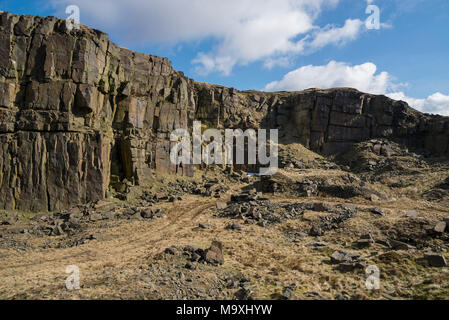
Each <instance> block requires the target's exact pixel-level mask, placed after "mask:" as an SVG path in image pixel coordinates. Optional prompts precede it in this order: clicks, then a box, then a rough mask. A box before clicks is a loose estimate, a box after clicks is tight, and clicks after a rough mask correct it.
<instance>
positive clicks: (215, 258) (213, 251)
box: [204, 240, 224, 264]
mask: <svg viewBox="0 0 449 320" xmlns="http://www.w3.org/2000/svg"><path fill="white" fill-rule="evenodd" d="M204 260H206V262H208V263H211V264H223V263H224V257H223V244H222V243H221V242H220V241H216V240H214V241H212V245H211V246H210V248H209V249H207V251H206V255H205V259H204Z"/></svg>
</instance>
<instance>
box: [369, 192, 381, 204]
mask: <svg viewBox="0 0 449 320" xmlns="http://www.w3.org/2000/svg"><path fill="white" fill-rule="evenodd" d="M370 200H371V201H372V202H377V201H379V200H380V198H379V197H378V196H376V195H375V194H372V195H371V196H370Z"/></svg>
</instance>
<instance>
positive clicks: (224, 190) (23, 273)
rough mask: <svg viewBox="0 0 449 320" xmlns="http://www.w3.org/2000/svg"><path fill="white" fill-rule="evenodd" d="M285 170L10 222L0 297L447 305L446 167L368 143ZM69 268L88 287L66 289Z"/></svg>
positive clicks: (206, 177) (190, 181)
mask: <svg viewBox="0 0 449 320" xmlns="http://www.w3.org/2000/svg"><path fill="white" fill-rule="evenodd" d="M280 166H281V168H280V170H279V171H278V173H277V174H275V175H274V176H272V177H269V178H260V177H248V176H247V175H246V174H244V173H241V172H234V173H229V172H227V171H224V170H221V169H219V168H213V169H211V170H208V172H207V174H205V173H204V171H197V173H196V174H195V176H194V177H193V178H179V177H176V176H167V175H161V176H158V175H155V177H154V184H153V185H152V187H151V188H146V189H144V190H142V189H137V188H136V187H133V186H132V185H129V187H127V188H125V189H123V190H121V192H120V193H116V194H115V197H111V198H110V199H108V200H105V201H100V202H96V203H91V204H89V205H84V206H79V207H74V208H72V209H70V210H66V211H62V212H53V213H50V214H49V213H42V214H29V213H22V212H12V211H5V212H2V213H1V215H0V223H1V226H0V258H1V264H0V279H1V281H0V298H2V299H341V300H346V299H448V298H449V266H448V265H447V261H448V259H449V241H448V240H449V209H448V204H449V161H448V160H447V159H435V158H431V157H429V156H428V155H422V154H415V153H413V152H410V151H409V150H406V149H403V148H402V147H401V146H399V145H397V144H395V143H392V142H389V141H387V140H372V141H368V142H364V143H360V144H358V145H356V146H355V147H354V148H353V149H352V150H350V151H349V152H348V153H346V154H344V155H341V156H339V157H338V158H335V159H332V158H327V159H324V158H323V157H321V156H319V155H317V154H315V153H313V152H311V151H309V150H307V149H305V148H303V147H302V146H300V145H294V144H292V145H289V146H286V147H283V148H281V161H280ZM69 265H76V266H78V267H79V269H80V278H81V283H80V284H81V288H80V289H79V290H73V291H70V290H67V288H66V286H65V283H66V278H67V276H68V274H66V273H65V271H66V267H67V266H69ZM370 266H376V267H377V268H378V270H379V272H380V288H379V289H378V290H369V289H368V288H367V287H366V279H367V274H366V269H367V268H368V267H370Z"/></svg>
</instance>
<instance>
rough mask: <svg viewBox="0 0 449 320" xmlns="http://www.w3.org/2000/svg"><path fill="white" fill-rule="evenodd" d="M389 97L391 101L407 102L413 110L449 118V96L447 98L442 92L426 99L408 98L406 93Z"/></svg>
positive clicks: (389, 95) (397, 93)
mask: <svg viewBox="0 0 449 320" xmlns="http://www.w3.org/2000/svg"><path fill="white" fill-rule="evenodd" d="M387 96H388V97H390V98H391V99H395V100H402V101H405V102H407V103H408V104H409V105H410V106H412V107H413V108H415V109H417V110H419V111H422V112H426V113H433V114H441V115H443V116H449V95H447V96H446V95H444V94H442V93H441V92H437V93H434V94H432V95H430V96H428V97H427V98H426V99H415V98H411V97H407V96H406V95H405V94H404V92H395V93H389V94H387Z"/></svg>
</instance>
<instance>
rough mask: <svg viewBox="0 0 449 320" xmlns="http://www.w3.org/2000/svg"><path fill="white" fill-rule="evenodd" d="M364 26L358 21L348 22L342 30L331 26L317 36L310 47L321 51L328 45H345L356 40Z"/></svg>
mask: <svg viewBox="0 0 449 320" xmlns="http://www.w3.org/2000/svg"><path fill="white" fill-rule="evenodd" d="M363 25H364V22H362V21H361V20H358V19H355V20H351V19H348V20H346V22H345V25H344V26H343V27H341V28H338V27H335V26H331V25H329V26H327V27H326V28H324V29H323V30H320V31H319V32H317V33H316V34H315V36H314V39H313V40H312V41H311V42H310V44H309V46H310V47H311V48H312V49H319V48H322V47H324V46H326V45H328V44H344V43H346V42H348V41H351V40H355V39H357V37H358V36H359V34H360V32H361V31H362V30H363V29H362V26H363Z"/></svg>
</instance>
